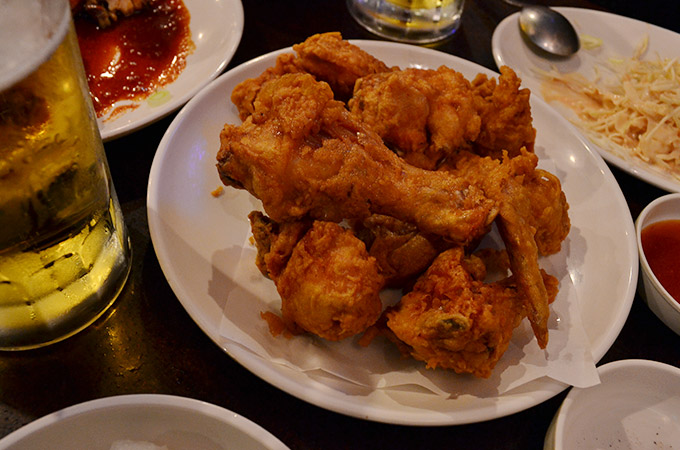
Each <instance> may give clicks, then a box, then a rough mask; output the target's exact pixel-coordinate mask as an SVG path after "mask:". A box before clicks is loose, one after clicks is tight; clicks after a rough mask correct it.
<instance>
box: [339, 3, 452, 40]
mask: <svg viewBox="0 0 680 450" xmlns="http://www.w3.org/2000/svg"><path fill="white" fill-rule="evenodd" d="M464 3H465V0H347V7H348V8H349V12H350V13H351V14H352V16H353V17H354V18H355V19H356V20H357V22H359V24H361V25H362V26H363V27H364V28H366V29H368V30H369V31H371V32H373V33H375V34H377V35H379V36H382V37H386V38H388V39H392V40H395V41H401V42H408V43H414V44H427V43H432V42H436V41H439V40H441V39H444V38H446V37H448V36H450V35H452V34H453V33H455V32H456V30H457V29H458V26H459V24H460V18H461V15H462V14H463V6H464Z"/></svg>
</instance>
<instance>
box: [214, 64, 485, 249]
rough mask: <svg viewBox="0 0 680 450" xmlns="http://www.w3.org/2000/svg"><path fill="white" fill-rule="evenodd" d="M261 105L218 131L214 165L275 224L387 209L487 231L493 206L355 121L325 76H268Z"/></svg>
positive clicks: (446, 232)
mask: <svg viewBox="0 0 680 450" xmlns="http://www.w3.org/2000/svg"><path fill="white" fill-rule="evenodd" d="M253 104H254V107H255V113H254V114H252V115H250V116H249V117H248V118H247V119H246V120H245V121H244V122H243V123H242V124H241V125H240V126H235V125H230V124H226V125H225V126H224V129H223V130H222V132H221V134H220V142H221V146H220V150H219V152H218V155H217V160H218V164H217V168H218V172H219V175H220V178H221V179H222V181H223V183H224V184H226V185H227V186H233V187H236V188H242V189H246V190H247V191H248V192H250V193H251V194H252V195H254V196H255V197H257V198H258V199H260V200H261V201H262V204H263V207H264V210H265V212H266V213H267V214H268V215H269V216H270V217H271V218H272V219H273V220H275V221H277V222H288V221H293V220H298V219H302V218H305V217H309V218H312V219H317V220H325V221H332V222H339V221H341V220H344V219H364V218H366V217H368V216H370V215H371V214H374V213H378V214H385V215H389V216H392V217H394V218H396V219H399V220H402V221H404V222H407V223H412V224H414V225H416V226H417V227H418V229H420V230H421V231H422V232H424V233H431V234H435V235H439V236H442V237H445V238H447V239H449V240H451V241H452V242H455V243H459V244H463V245H464V244H466V243H468V242H470V241H472V240H474V239H476V238H478V237H479V236H481V235H483V234H485V233H486V232H488V230H489V228H488V227H489V226H490V224H491V222H492V221H493V219H494V218H495V215H496V213H497V205H496V202H495V201H493V200H490V199H488V198H487V197H486V196H485V195H483V193H482V192H481V190H480V189H479V188H477V187H476V186H474V185H472V184H471V183H469V182H468V181H466V180H465V179H463V178H459V177H455V176H452V175H451V174H450V173H446V172H433V171H427V170H422V169H418V168H415V167H413V166H411V165H409V164H407V163H405V162H404V161H403V160H401V159H400V158H399V157H398V156H397V155H395V154H394V153H393V152H392V151H390V150H389V149H388V148H387V147H386V146H385V145H384V144H383V142H382V140H381V139H380V138H379V137H378V136H377V135H376V134H375V133H374V132H373V131H371V130H370V129H369V128H367V127H366V126H364V125H363V124H362V123H360V122H358V121H356V120H354V119H353V118H352V117H351V116H350V113H349V112H348V111H347V110H346V109H345V106H344V104H343V103H341V102H339V101H336V100H334V99H333V92H332V91H331V89H330V87H329V86H328V84H326V83H323V82H317V81H316V80H314V78H313V77H312V76H311V75H308V74H286V75H282V76H280V77H277V78H274V79H272V80H269V81H267V82H265V83H264V84H263V85H262V89H260V91H259V92H258V95H257V97H256V98H255V101H254V103H253Z"/></svg>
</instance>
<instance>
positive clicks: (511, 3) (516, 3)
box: [503, 0, 527, 8]
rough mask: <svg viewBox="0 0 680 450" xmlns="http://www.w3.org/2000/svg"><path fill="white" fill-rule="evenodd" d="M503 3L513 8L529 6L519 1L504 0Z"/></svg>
mask: <svg viewBox="0 0 680 450" xmlns="http://www.w3.org/2000/svg"><path fill="white" fill-rule="evenodd" d="M503 2H504V3H507V4H508V5H511V6H516V7H517V8H524V7H525V6H527V4H526V3H524V2H520V1H517V0H503Z"/></svg>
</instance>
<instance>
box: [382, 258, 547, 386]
mask: <svg viewBox="0 0 680 450" xmlns="http://www.w3.org/2000/svg"><path fill="white" fill-rule="evenodd" d="M466 259H467V258H466V257H465V255H464V251H463V249H462V248H460V247H455V248H452V249H450V250H447V251H445V252H444V253H442V254H440V255H439V256H438V257H437V259H435V261H434V262H433V263H432V265H431V266H430V267H429V268H428V269H427V272H425V274H424V275H423V276H422V277H420V278H419V279H418V281H417V282H416V284H415V286H414V288H413V290H412V291H411V292H409V293H408V294H406V295H405V296H404V297H402V299H401V301H400V302H399V303H398V304H397V305H396V306H394V307H392V308H390V309H388V310H387V311H386V313H385V315H386V317H387V327H388V328H389V330H390V331H391V333H393V340H395V342H396V343H397V344H398V345H399V347H400V348H401V350H402V352H404V353H406V354H409V355H411V356H413V357H414V358H416V359H418V360H421V361H424V362H425V363H426V364H427V367H428V368H436V367H443V368H448V369H453V370H454V371H456V372H457V373H470V374H473V375H474V376H477V377H482V378H488V377H489V376H490V375H491V372H492V370H493V368H494V367H495V365H496V364H497V362H498V361H499V360H500V358H501V357H502V356H503V354H504V353H505V351H506V350H507V348H508V345H509V343H510V339H511V337H512V333H513V330H514V329H515V328H516V327H517V326H518V325H519V323H520V322H521V320H522V319H523V317H524V315H525V310H524V301H523V298H522V294H521V293H520V292H519V290H518V289H517V286H516V285H515V283H514V278H513V277H509V278H505V279H503V280H501V281H499V282H494V283H484V282H483V281H481V280H478V279H475V278H474V277H473V276H472V275H471V274H470V272H469V269H468V268H466V265H467V264H468V263H466ZM475 264H476V263H475ZM543 275H544V276H545V277H546V280H545V282H546V284H547V285H548V286H549V293H550V296H551V297H550V301H552V299H554V296H555V295H556V293H557V282H556V280H555V279H554V278H553V277H551V276H550V275H547V274H545V273H543Z"/></svg>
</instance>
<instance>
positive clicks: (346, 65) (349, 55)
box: [231, 33, 391, 120]
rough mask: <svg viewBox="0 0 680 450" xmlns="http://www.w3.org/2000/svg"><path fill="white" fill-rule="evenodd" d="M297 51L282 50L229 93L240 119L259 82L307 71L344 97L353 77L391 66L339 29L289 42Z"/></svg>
mask: <svg viewBox="0 0 680 450" xmlns="http://www.w3.org/2000/svg"><path fill="white" fill-rule="evenodd" d="M293 50H294V51H295V52H296V53H297V54H293V53H284V54H282V55H279V57H278V58H276V64H275V65H274V66H273V67H270V68H268V69H267V70H265V71H264V72H262V73H261V74H260V75H259V76H258V77H256V78H250V79H247V80H245V81H242V82H241V83H239V84H238V85H237V86H236V87H235V88H234V90H233V91H232V94H231V101H232V103H234V105H236V107H237V108H238V111H239V117H240V118H241V120H245V119H246V117H248V116H249V115H251V114H252V113H253V112H254V110H255V107H254V105H253V102H254V101H255V97H256V96H257V93H258V92H259V91H260V89H261V88H262V85H263V84H264V83H265V82H267V81H269V80H271V79H272V78H276V77H278V76H281V75H284V74H287V73H309V74H311V75H312V76H314V78H315V79H317V80H318V81H325V82H327V83H328V84H329V85H330V86H331V89H332V91H333V93H334V95H335V98H336V99H338V100H341V101H347V100H348V99H349V97H351V95H352V91H353V90H354V83H355V82H356V81H357V79H359V78H361V77H363V76H366V75H370V74H373V73H379V72H386V71H389V70H391V69H390V68H388V67H387V66H386V65H385V63H383V62H382V61H380V60H379V59H376V58H375V57H373V56H371V55H370V54H368V53H366V52H365V51H363V50H361V49H360V48H359V47H357V46H356V45H353V44H350V43H349V42H347V41H345V40H343V39H342V35H341V34H340V33H323V34H315V35H313V36H310V37H309V38H307V39H306V40H305V41H304V42H302V43H300V44H296V45H294V46H293Z"/></svg>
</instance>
